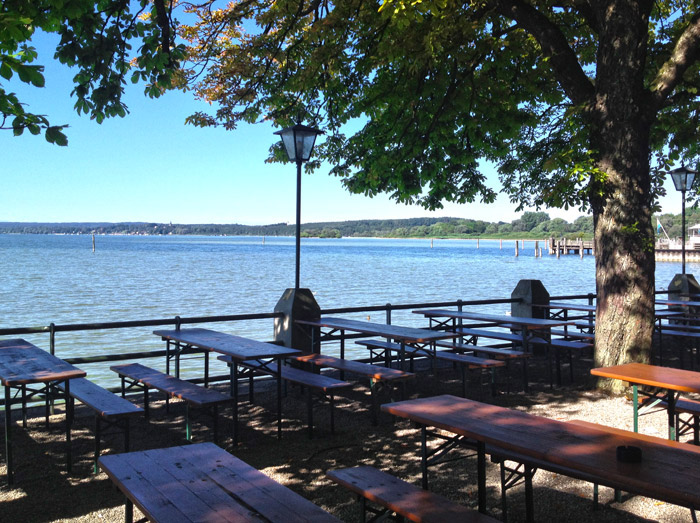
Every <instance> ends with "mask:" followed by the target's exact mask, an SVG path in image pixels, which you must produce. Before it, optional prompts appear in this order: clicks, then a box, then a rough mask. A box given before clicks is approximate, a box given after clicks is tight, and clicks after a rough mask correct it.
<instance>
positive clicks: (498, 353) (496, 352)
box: [436, 342, 530, 360]
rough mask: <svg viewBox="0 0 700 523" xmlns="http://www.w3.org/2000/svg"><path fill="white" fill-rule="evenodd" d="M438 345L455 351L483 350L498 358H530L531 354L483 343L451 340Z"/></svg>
mask: <svg viewBox="0 0 700 523" xmlns="http://www.w3.org/2000/svg"><path fill="white" fill-rule="evenodd" d="M436 345H437V346H438V347H444V348H446V349H452V350H453V351H456V352H460V351H465V352H481V353H483V354H487V355H488V356H490V357H492V358H494V359H497V360H501V359H502V360H511V359H513V360H515V359H521V358H529V357H530V355H529V354H528V353H527V352H523V351H521V350H512V349H499V348H496V347H484V346H483V345H471V344H469V343H450V342H438V343H436Z"/></svg>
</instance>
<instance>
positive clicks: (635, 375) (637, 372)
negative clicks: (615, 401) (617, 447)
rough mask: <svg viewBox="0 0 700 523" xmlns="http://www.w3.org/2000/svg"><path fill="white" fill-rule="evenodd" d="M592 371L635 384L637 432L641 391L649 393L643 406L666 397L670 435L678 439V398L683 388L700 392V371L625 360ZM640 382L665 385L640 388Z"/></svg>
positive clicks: (634, 408) (635, 428) (595, 374)
mask: <svg viewBox="0 0 700 523" xmlns="http://www.w3.org/2000/svg"><path fill="white" fill-rule="evenodd" d="M591 374H593V375H594V376H600V377H602V378H610V379H614V380H622V381H626V382H628V383H629V384H630V385H632V408H633V413H634V432H639V413H640V404H639V394H640V393H641V394H642V395H643V396H645V399H644V402H643V403H642V405H641V408H645V407H647V406H654V405H657V404H658V403H659V402H661V401H665V402H666V405H667V410H668V439H671V440H675V439H676V424H675V414H676V402H677V401H678V397H679V396H680V393H681V392H700V372H694V371H690V370H683V369H674V368H671V367H660V366H657V365H646V364H644V363H625V364H623V365H615V366H612V367H599V368H597V369H591ZM639 385H647V386H650V387H655V388H658V389H661V390H660V391H652V392H647V391H640V390H639Z"/></svg>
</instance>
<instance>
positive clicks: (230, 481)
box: [188, 444, 338, 523]
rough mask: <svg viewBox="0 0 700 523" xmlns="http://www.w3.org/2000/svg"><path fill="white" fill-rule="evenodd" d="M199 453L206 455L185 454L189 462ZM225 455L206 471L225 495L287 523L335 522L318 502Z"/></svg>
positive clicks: (270, 517)
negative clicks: (224, 491) (214, 466)
mask: <svg viewBox="0 0 700 523" xmlns="http://www.w3.org/2000/svg"><path fill="white" fill-rule="evenodd" d="M210 445H213V444H210ZM200 452H201V453H203V454H204V455H205V456H206V452H207V450H206V449H204V448H202V449H196V450H195V451H193V452H191V453H190V454H189V456H188V459H189V460H191V461H192V462H197V461H199V460H202V459H203V458H202V457H201V456H200ZM222 452H225V451H222ZM226 454H227V455H226V456H223V455H222V456H220V457H219V458H217V461H216V468H212V469H211V470H208V474H209V477H211V478H212V480H213V481H215V482H216V484H217V485H220V486H221V487H222V488H224V489H225V490H226V491H227V492H228V493H229V495H231V496H234V497H235V498H237V499H242V500H244V501H245V503H246V504H247V505H249V506H250V507H252V508H254V509H255V510H256V511H257V512H258V513H259V514H260V515H261V516H263V518H265V519H266V520H268V521H280V522H290V523H305V522H311V521H313V522H321V523H323V522H336V523H337V522H338V520H337V519H336V518H335V517H333V516H332V515H331V514H329V513H328V512H326V511H325V510H323V509H322V508H321V507H319V506H318V505H315V504H314V503H312V502H311V501H309V500H308V499H306V498H304V497H303V496H301V495H299V494H297V493H296V492H294V491H293V490H290V489H288V488H287V487H285V486H284V485H281V484H280V483H278V482H276V481H275V480H273V479H272V478H270V477H268V476H266V475H265V474H263V473H262V472H260V471H259V470H257V469H256V468H254V467H252V466H250V465H248V464H247V463H245V462H244V461H242V460H240V459H238V458H236V457H234V456H232V455H231V454H228V453H226Z"/></svg>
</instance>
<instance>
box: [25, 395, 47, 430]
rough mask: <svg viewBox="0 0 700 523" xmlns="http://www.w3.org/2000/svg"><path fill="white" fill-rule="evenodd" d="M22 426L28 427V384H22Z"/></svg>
mask: <svg viewBox="0 0 700 523" xmlns="http://www.w3.org/2000/svg"><path fill="white" fill-rule="evenodd" d="M47 386H48V385H47ZM22 428H24V429H26V428H27V386H26V385H22Z"/></svg>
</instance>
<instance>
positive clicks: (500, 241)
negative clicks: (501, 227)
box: [498, 238, 503, 250]
mask: <svg viewBox="0 0 700 523" xmlns="http://www.w3.org/2000/svg"><path fill="white" fill-rule="evenodd" d="M498 241H499V244H498V246H499V248H500V249H501V250H503V238H501V239H500V240H498Z"/></svg>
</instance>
